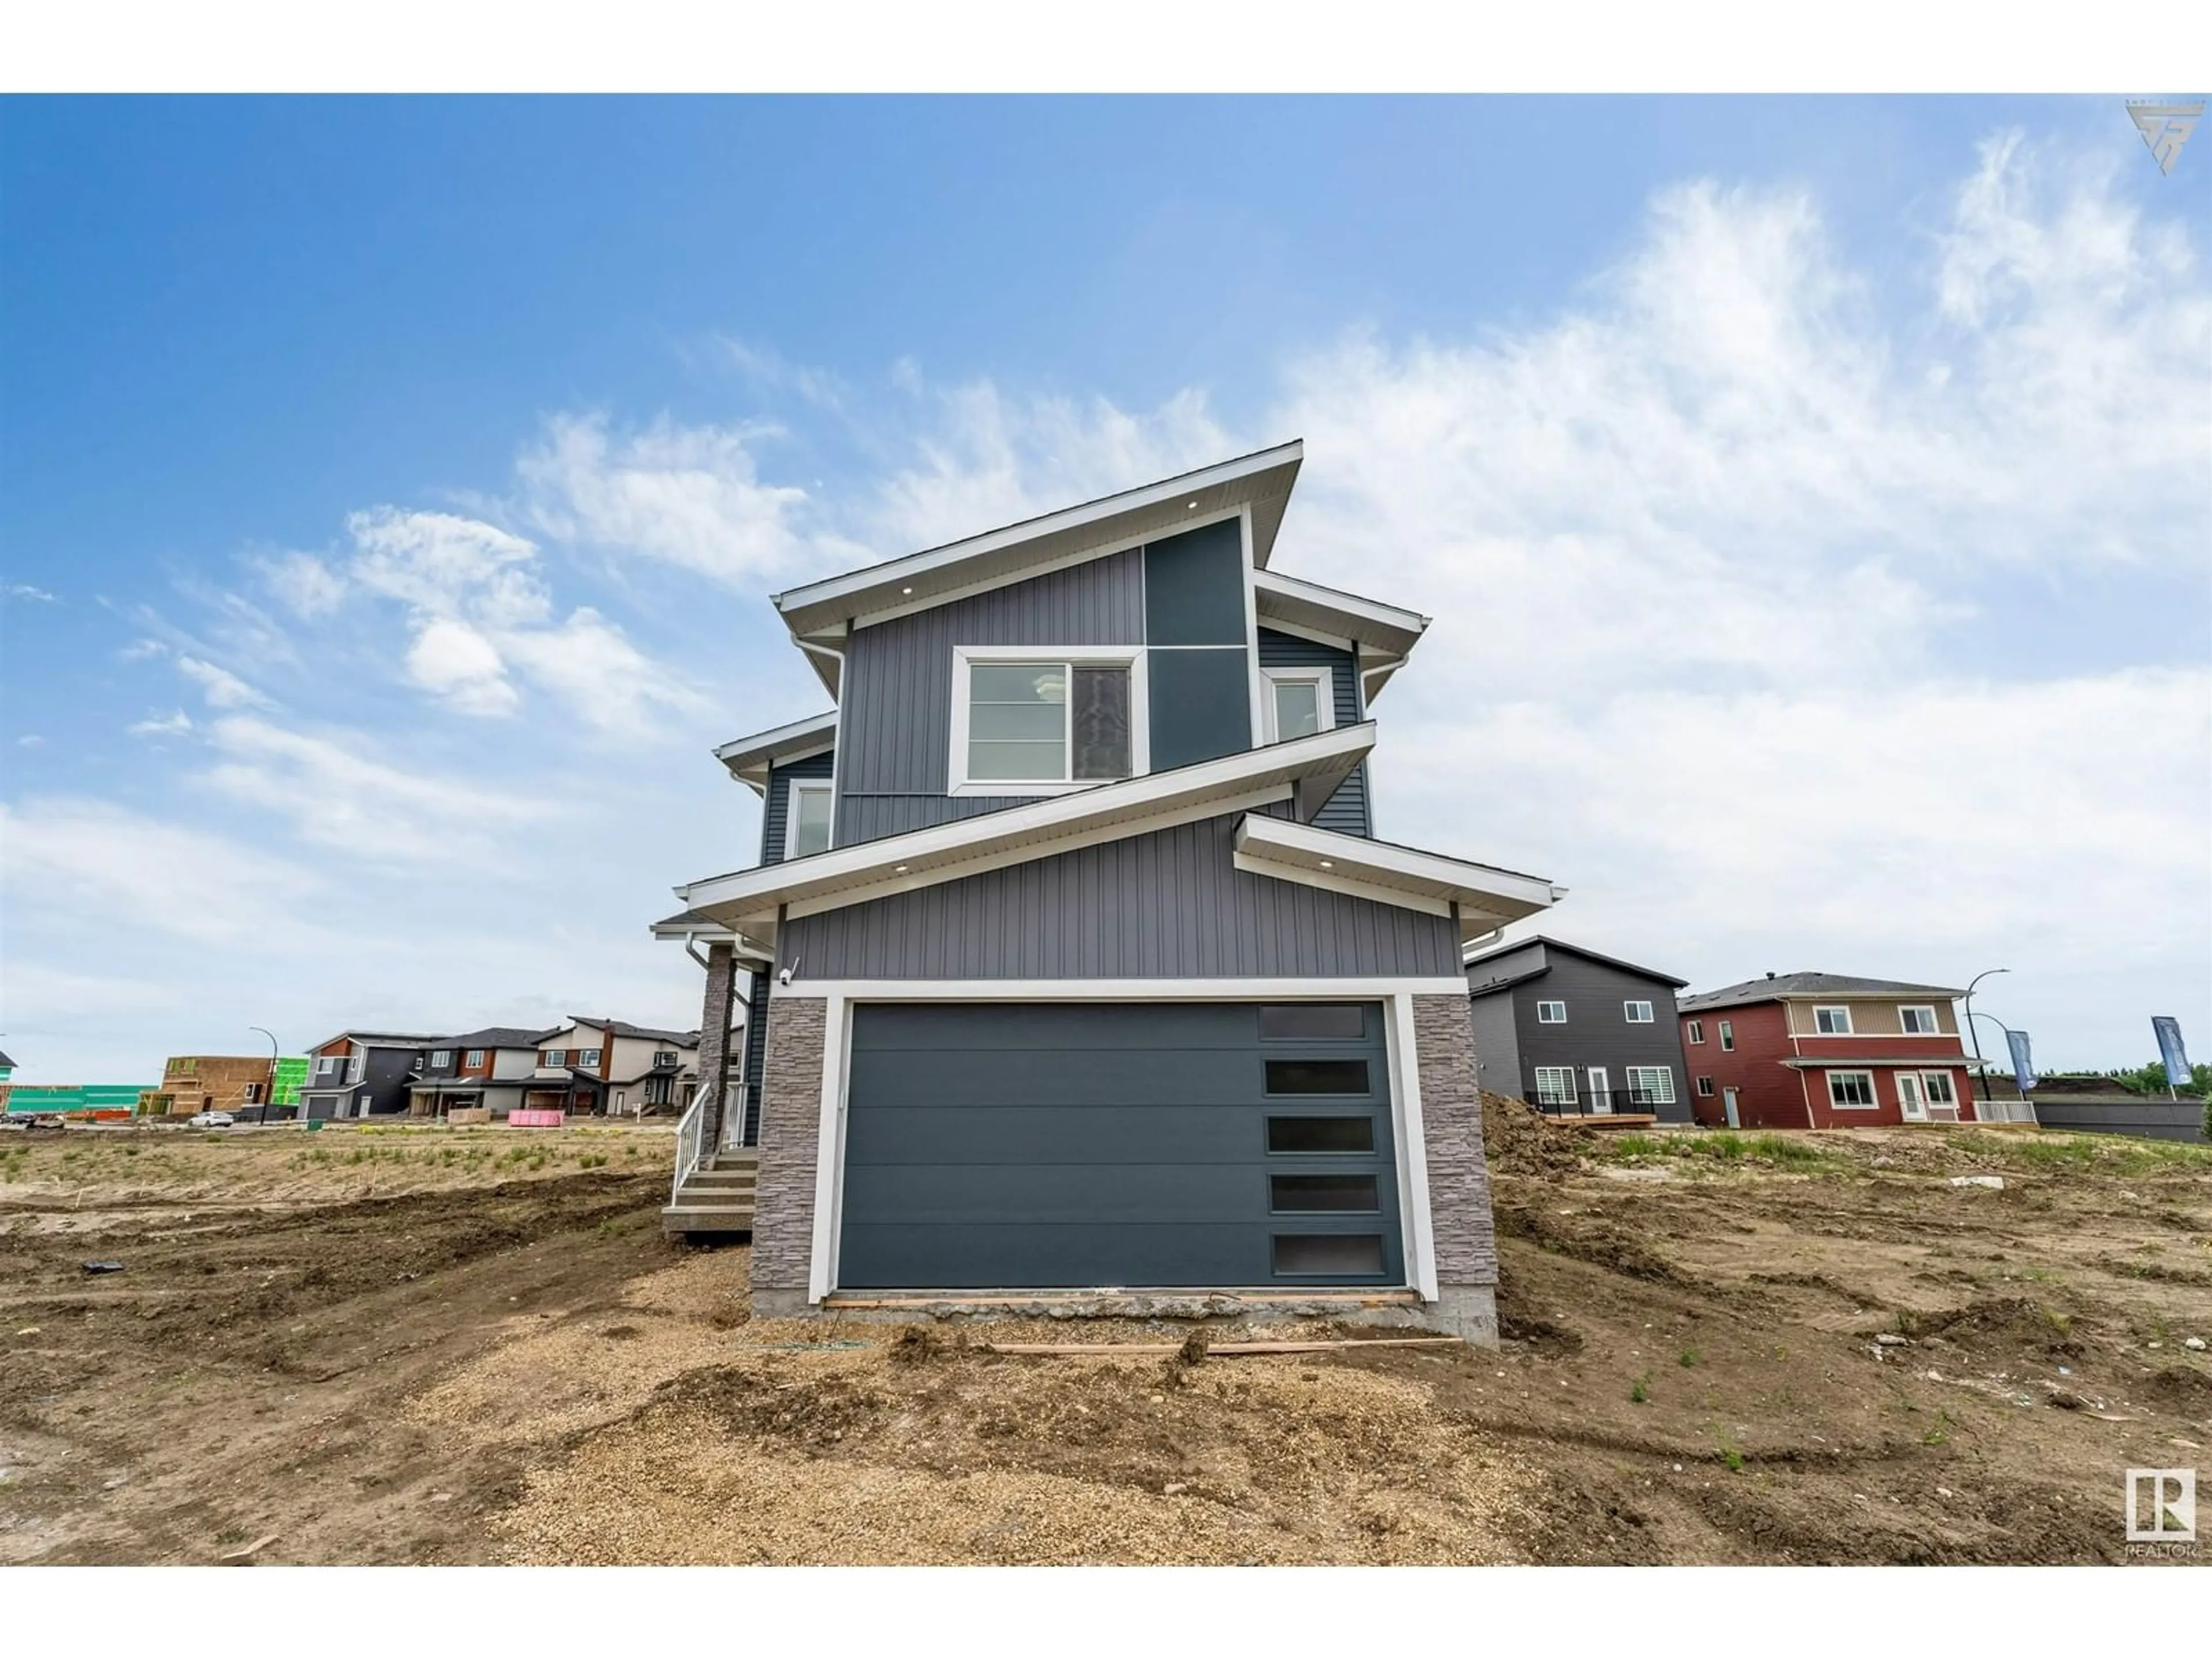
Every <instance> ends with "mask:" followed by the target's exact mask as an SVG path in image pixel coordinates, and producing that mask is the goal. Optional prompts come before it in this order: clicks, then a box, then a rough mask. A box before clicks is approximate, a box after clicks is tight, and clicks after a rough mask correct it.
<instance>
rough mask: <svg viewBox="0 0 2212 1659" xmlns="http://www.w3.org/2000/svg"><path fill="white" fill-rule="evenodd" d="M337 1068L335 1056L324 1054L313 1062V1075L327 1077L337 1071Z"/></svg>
mask: <svg viewBox="0 0 2212 1659" xmlns="http://www.w3.org/2000/svg"><path fill="white" fill-rule="evenodd" d="M337 1066H338V1062H337V1057H336V1056H335V1055H331V1054H325V1055H323V1056H322V1057H321V1058H320V1059H319V1060H316V1061H315V1075H316V1076H317V1077H328V1076H329V1075H330V1074H331V1073H332V1072H335V1071H336V1070H337Z"/></svg>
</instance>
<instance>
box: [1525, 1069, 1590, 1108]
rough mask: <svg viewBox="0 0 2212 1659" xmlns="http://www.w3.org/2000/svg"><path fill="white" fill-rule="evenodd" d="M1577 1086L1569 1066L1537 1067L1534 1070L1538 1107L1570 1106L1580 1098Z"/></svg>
mask: <svg viewBox="0 0 2212 1659" xmlns="http://www.w3.org/2000/svg"><path fill="white" fill-rule="evenodd" d="M1579 1087H1580V1085H1579V1084H1578V1082H1577V1079H1576V1077H1575V1068H1574V1067H1573V1066H1538V1067H1537V1068H1536V1099H1535V1104H1537V1105H1539V1106H1571V1105H1573V1104H1574V1103H1576V1102H1577V1100H1578V1099H1580V1098H1581V1096H1580V1094H1579V1092H1578V1090H1579Z"/></svg>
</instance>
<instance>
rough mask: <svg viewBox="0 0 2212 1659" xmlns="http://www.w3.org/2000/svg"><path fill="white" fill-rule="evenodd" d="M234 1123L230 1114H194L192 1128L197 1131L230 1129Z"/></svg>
mask: <svg viewBox="0 0 2212 1659" xmlns="http://www.w3.org/2000/svg"><path fill="white" fill-rule="evenodd" d="M233 1121H234V1120H233V1119H232V1117H231V1115H230V1114H229V1113H228V1112H194V1113H193V1114H192V1127H194V1128H195V1129H228V1127H230V1126H231V1124H232V1122H233Z"/></svg>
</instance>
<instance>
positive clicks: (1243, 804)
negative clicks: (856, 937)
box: [654, 721, 1375, 944]
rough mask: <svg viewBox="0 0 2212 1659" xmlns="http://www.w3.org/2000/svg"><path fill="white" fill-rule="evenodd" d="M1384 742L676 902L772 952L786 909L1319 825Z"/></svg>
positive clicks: (1183, 783)
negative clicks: (1203, 838) (1241, 822)
mask: <svg viewBox="0 0 2212 1659" xmlns="http://www.w3.org/2000/svg"><path fill="white" fill-rule="evenodd" d="M1374 745H1375V726H1374V723H1373V722H1372V721H1362V722H1361V723H1360V724H1358V725H1357V726H1337V727H1335V728H1334V729H1333V730H1331V731H1328V732H1316V733H1314V734H1313V735H1312V736H1311V737H1305V738H1293V739H1291V741H1290V742H1288V743H1277V744H1268V745H1267V746H1266V747H1264V748H1260V749H1249V750H1241V751H1239V752H1238V753H1237V754H1233V755H1225V756H1222V757H1219V758H1218V759H1216V760H1210V761H1200V762H1198V763H1195V764H1194V765H1190V766H1180V767H1176V768H1174V769H1170V770H1168V771H1165V772H1152V773H1148V774H1146V775H1144V776H1142V777H1135V778H1125V779H1123V780H1121V781H1119V782H1115V783H1102V784H1100V785H1098V786H1097V787H1096V788H1091V789H1083V790H1079V791H1077V792H1076V793H1073V794H1067V795H1056V796H1053V797H1051V798H1049V799H1044V800H1038V801H1032V802H1030V804H1028V805H1024V806H1010V807H1007V808H1006V809H1004V810H1003V811H996V812H986V813H983V814H981V815H980V816H979V817H972V818H961V819H956V820H955V821H953V822H952V823H940V824H935V825H933V826H931V827H930V828H928V829H913V830H908V832H907V833H906V834H904V835H901V836H886V837H884V839H883V840H881V841H870V842H860V843H859V844H857V845H854V846H851V847H839V848H831V849H830V850H829V851H828V852H826V853H814V854H809V855H808V856H807V857H805V858H802V859H788V860H785V861H784V862H783V863H781V864H769V865H763V866H758V867H757V868H754V869H750V870H739V871H736V872H732V873H731V874H729V875H725V876H714V877H710V878H708V879H706V880H704V881H696V882H693V883H691V884H690V885H689V886H685V887H679V888H678V889H677V890H676V895H677V896H678V898H679V899H681V900H683V901H684V903H685V904H686V905H688V906H689V907H690V909H689V911H688V912H687V913H686V914H687V915H695V916H700V917H703V918H706V919H708V920H709V921H714V922H719V923H720V924H721V925H722V926H724V927H728V928H731V929H732V930H735V931H742V932H743V933H744V934H746V935H748V936H750V938H752V939H758V940H761V941H763V942H764V943H768V944H773V942H774V940H775V929H776V922H777V917H778V913H779V911H780V910H781V911H782V912H783V913H785V914H788V915H811V914H813V913H815V912H817V911H820V910H833V909H840V908H843V907H844V906H846V905H848V904H858V903H860V902H863V901H865V900H867V899H872V898H879V897H883V896H887V895H889V894H891V893H896V892H904V891H906V890H909V889H912V888H916V887H928V886H933V885H935V884H938V883H940V882H946V881H957V880H958V879H959V878H962V877H963V876H969V875H975V874H978V873H981V872H982V871H984V870H987V869H991V868H994V867H996V866H999V865H1000V864H1006V863H1022V862H1026V861H1027V860H1030V859H1036V858H1045V857H1048V856H1050V855H1051V854H1054V853H1063V852H1073V850H1075V849H1076V848H1079V847H1085V846H1090V845H1091V844H1093V843H1095V842H1103V841H1117V840H1120V839H1121V838H1123V837H1125V836H1132V835H1141V834H1143V833H1145V832H1146V831H1147V830H1151V829H1166V828H1168V827H1170V826H1171V825H1173V824H1176V823H1189V822H1192V821H1193V820H1194V819H1198V818H1203V817H1219V816H1221V815H1222V814H1225V813H1228V812H1233V811H1240V810H1243V809H1246V808H1249V807H1254V806H1261V805H1269V804H1271V803H1273V802H1276V801H1281V800H1291V801H1293V802H1294V803H1295V807H1294V810H1295V811H1297V812H1299V813H1300V814H1302V815H1304V816H1305V817H1311V816H1312V815H1313V814H1314V813H1316V812H1317V811H1320V810H1321V808H1322V805H1323V803H1325V802H1326V801H1327V800H1328V798H1329V796H1330V795H1331V794H1333V793H1335V790H1336V787H1337V785H1339V784H1340V783H1341V782H1343V781H1344V780H1345V778H1346V776H1348V775H1350V773H1351V771H1352V768H1353V767H1355V766H1357V765H1358V764H1359V763H1360V762H1361V761H1362V760H1363V759H1364V758H1365V757H1366V756H1367V753H1368V751H1369V750H1370V749H1372V748H1373V747H1374ZM667 925H668V924H665V923H664V924H661V926H663V927H665V926H667ZM654 931H655V932H656V933H658V932H659V927H656V928H655V930H654Z"/></svg>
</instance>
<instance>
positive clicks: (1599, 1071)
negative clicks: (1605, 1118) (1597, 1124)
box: [1589, 1066, 1613, 1112]
mask: <svg viewBox="0 0 2212 1659" xmlns="http://www.w3.org/2000/svg"><path fill="white" fill-rule="evenodd" d="M1589 1091H1590V1106H1589V1109H1590V1110H1592V1111H1593V1112H1609V1111H1611V1110H1612V1109H1613V1091H1611V1090H1609V1089H1608V1088H1607V1087H1606V1082H1605V1067H1604V1066H1591V1067H1590V1068H1589Z"/></svg>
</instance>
